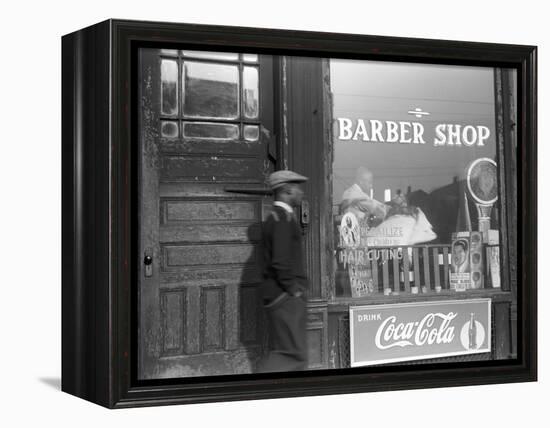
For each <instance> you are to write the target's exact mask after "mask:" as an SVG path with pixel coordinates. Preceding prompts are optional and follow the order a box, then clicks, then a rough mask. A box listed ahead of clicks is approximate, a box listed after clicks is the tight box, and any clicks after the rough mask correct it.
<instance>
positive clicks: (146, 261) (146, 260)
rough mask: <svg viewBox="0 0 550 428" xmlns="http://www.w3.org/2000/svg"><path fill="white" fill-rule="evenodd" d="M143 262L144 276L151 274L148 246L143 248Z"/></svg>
mask: <svg viewBox="0 0 550 428" xmlns="http://www.w3.org/2000/svg"><path fill="white" fill-rule="evenodd" d="M143 264H144V265H145V276H146V277H149V276H153V257H152V256H151V250H150V249H149V248H148V249H147V250H145V257H143Z"/></svg>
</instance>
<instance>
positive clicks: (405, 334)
mask: <svg viewBox="0 0 550 428" xmlns="http://www.w3.org/2000/svg"><path fill="white" fill-rule="evenodd" d="M350 346H351V350H350V358H351V366H352V367H358V366H368V365H374V364H384V363H392V362H399V361H411V360H421V359H425V358H439V357H450V356H456V355H466V354H480V353H485V352H490V351H491V299H472V300H453V301H438V302H420V303H401V304H390V305H369V306H351V307H350Z"/></svg>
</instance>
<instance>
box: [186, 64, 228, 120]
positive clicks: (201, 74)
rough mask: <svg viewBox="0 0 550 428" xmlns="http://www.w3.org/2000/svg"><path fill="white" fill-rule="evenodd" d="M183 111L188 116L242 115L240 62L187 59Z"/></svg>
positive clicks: (222, 116) (220, 116)
mask: <svg viewBox="0 0 550 428" xmlns="http://www.w3.org/2000/svg"><path fill="white" fill-rule="evenodd" d="M183 79H184V88H183V97H184V98H183V100H184V102H183V113H184V115H185V116H187V117H202V118H214V119H215V118H223V119H236V118H238V117H239V68H238V66H236V65H225V64H211V63H203V62H192V61H186V62H184V76H183Z"/></svg>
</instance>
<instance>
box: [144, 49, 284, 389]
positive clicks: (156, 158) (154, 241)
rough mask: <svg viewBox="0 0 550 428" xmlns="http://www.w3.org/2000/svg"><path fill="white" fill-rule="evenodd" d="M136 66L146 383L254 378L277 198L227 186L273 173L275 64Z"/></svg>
mask: <svg viewBox="0 0 550 428" xmlns="http://www.w3.org/2000/svg"><path fill="white" fill-rule="evenodd" d="M138 67H139V94H138V95H139V145H140V151H139V153H140V154H139V162H138V163H139V172H138V175H139V198H138V199H139V201H138V204H139V248H138V251H139V254H138V255H137V257H138V263H139V266H140V272H139V281H138V284H139V292H138V299H139V303H138V306H139V312H138V318H139V319H138V322H139V335H138V336H139V339H138V340H139V343H138V351H139V352H138V378H139V379H158V378H175V377H187V376H208V375H220V374H235V373H248V372H251V371H253V370H254V368H255V364H256V362H257V359H258V358H259V356H260V355H261V353H262V348H263V342H264V341H265V333H264V331H263V329H264V328H263V325H264V321H263V313H262V308H261V304H260V303H261V302H260V300H259V294H258V291H259V290H258V285H259V282H260V270H259V262H260V260H259V257H260V253H259V251H258V250H259V248H258V245H259V241H260V239H261V220H262V212H263V211H264V210H263V206H264V205H265V204H267V203H270V200H269V198H266V196H262V195H254V194H246V193H232V192H230V191H227V190H228V188H230V187H231V188H233V189H235V188H249V187H256V188H258V187H261V186H263V184H264V180H265V177H266V175H267V174H269V173H270V172H271V171H272V170H273V165H272V163H271V162H270V160H269V156H268V153H269V151H270V150H271V151H272V152H273V151H276V150H274V149H273V139H272V135H273V132H272V130H273V106H272V104H273V93H272V92H273V65H272V59H271V57H263V56H260V57H258V56H256V55H239V54H231V53H208V52H191V51H180V50H159V49H142V50H140V54H139V61H138ZM270 139H271V143H272V144H271V147H270V144H269V140H270Z"/></svg>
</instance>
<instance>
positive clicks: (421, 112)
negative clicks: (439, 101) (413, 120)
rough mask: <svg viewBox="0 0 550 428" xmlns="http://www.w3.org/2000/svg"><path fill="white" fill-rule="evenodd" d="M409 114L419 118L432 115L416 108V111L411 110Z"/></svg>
mask: <svg viewBox="0 0 550 428" xmlns="http://www.w3.org/2000/svg"><path fill="white" fill-rule="evenodd" d="M407 113H409V114H414V115H415V116H416V117H418V118H421V117H422V116H429V115H430V113H428V112H427V111H422V109H421V108H415V109H414V110H409V111H408V112H407Z"/></svg>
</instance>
